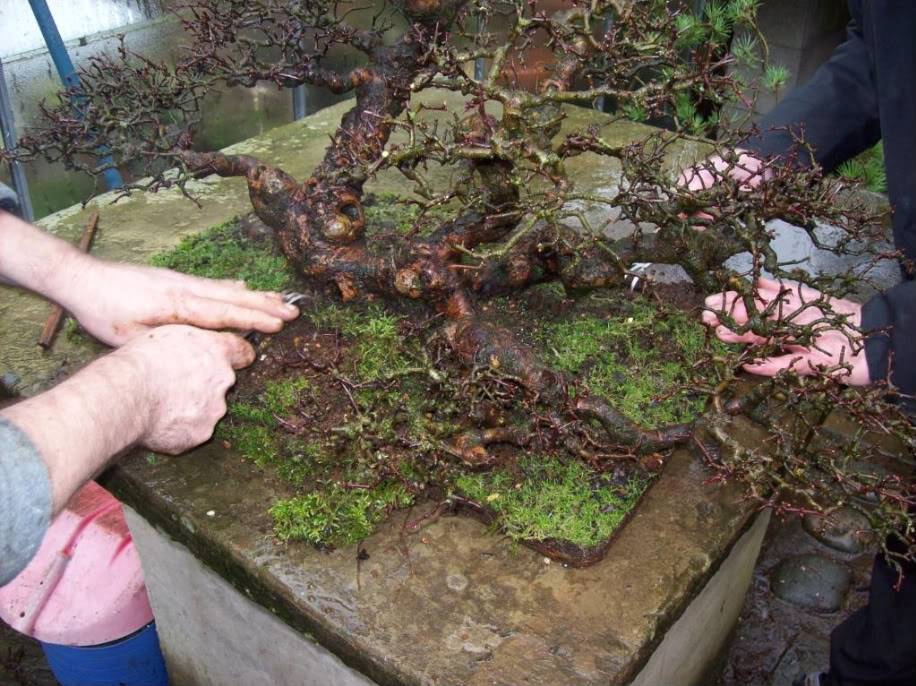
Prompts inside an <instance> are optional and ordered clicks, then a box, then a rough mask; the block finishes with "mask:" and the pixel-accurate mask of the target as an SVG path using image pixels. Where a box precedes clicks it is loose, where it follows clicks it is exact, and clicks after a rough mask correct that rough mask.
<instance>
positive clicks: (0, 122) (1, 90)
mask: <svg viewBox="0 0 916 686" xmlns="http://www.w3.org/2000/svg"><path fill="white" fill-rule="evenodd" d="M0 133H2V135H3V147H5V148H6V149H7V150H13V149H15V147H16V127H15V124H14V123H13V106H12V101H11V100H10V93H9V91H8V90H7V89H6V78H5V77H4V76H3V60H0ZM10 176H11V177H12V180H13V190H14V191H16V195H17V196H18V197H19V215H20V216H21V217H22V218H23V219H25V220H26V221H27V222H31V221H34V220H35V212H34V210H33V209H32V198H31V197H30V196H29V182H28V181H27V180H26V178H25V170H24V169H23V168H22V163H21V162H20V161H19V160H11V161H10Z"/></svg>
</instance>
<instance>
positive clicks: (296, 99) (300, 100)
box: [293, 84, 308, 120]
mask: <svg viewBox="0 0 916 686" xmlns="http://www.w3.org/2000/svg"><path fill="white" fill-rule="evenodd" d="M307 104H308V103H307V102H306V99H305V85H304V84H303V85H299V86H296V87H295V88H293V120H299V119H302V118H303V117H305V115H306V114H308V109H307Z"/></svg>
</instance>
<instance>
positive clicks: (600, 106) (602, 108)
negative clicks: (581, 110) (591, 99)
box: [595, 15, 614, 112]
mask: <svg viewBox="0 0 916 686" xmlns="http://www.w3.org/2000/svg"><path fill="white" fill-rule="evenodd" d="M613 27H614V17H613V15H608V16H607V17H605V19H604V23H603V25H602V27H601V37H602V38H604V37H605V36H607V34H608V33H609V32H610V30H611V29H612V28H613ZM595 109H597V110H598V111H599V112H607V111H608V110H610V109H611V108H610V103H609V102H608V101H607V96H605V95H602V96H601V97H599V98H598V100H597V101H596V102H595Z"/></svg>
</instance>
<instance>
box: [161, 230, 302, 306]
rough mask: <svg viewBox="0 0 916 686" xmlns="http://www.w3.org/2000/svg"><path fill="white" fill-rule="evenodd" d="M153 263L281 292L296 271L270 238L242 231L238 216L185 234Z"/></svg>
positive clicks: (189, 272) (258, 288)
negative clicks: (206, 228) (252, 235)
mask: <svg viewBox="0 0 916 686" xmlns="http://www.w3.org/2000/svg"><path fill="white" fill-rule="evenodd" d="M152 264H153V265H154V266H156V267H167V268H168V269H174V270H176V271H180V272H184V273H186V274H195V275H196V276H207V277H210V278H213V279H241V280H243V281H244V282H245V283H246V284H247V285H248V287H249V288H253V289H255V290H259V291H281V290H283V289H284V288H287V287H288V286H289V285H290V283H292V280H293V272H292V270H291V269H290V267H289V264H288V263H287V261H286V258H284V257H283V256H282V255H279V254H278V253H277V251H276V249H275V248H274V246H273V244H272V242H271V241H269V240H266V239H263V240H255V239H252V238H249V237H247V236H245V235H244V234H243V233H242V230H241V226H240V224H239V220H238V219H233V220H231V221H229V222H226V223H225V224H220V225H219V226H214V227H212V228H210V229H208V230H206V231H204V232H202V233H199V234H195V235H193V236H186V237H185V238H183V239H182V240H181V242H180V243H179V244H178V245H177V246H176V247H174V248H173V249H171V250H169V251H167V252H163V253H159V254H158V255H154V256H153V258H152Z"/></svg>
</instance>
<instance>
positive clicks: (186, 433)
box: [112, 325, 255, 455]
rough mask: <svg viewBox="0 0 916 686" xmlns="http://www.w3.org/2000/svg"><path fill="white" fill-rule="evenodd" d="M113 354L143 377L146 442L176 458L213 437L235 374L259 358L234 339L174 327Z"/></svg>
mask: <svg viewBox="0 0 916 686" xmlns="http://www.w3.org/2000/svg"><path fill="white" fill-rule="evenodd" d="M112 355H114V356H118V357H121V358H122V359H124V360H126V361H128V362H129V363H130V364H131V365H132V366H133V367H134V369H135V370H136V372H137V379H139V388H138V389H137V390H138V392H139V393H140V394H141V397H142V398H143V400H144V410H145V413H144V414H145V416H144V418H143V420H142V421H143V422H144V425H143V427H142V429H141V436H140V442H141V443H142V444H143V445H145V446H146V447H147V448H149V449H151V450H155V451H157V452H162V453H169V454H173V455H174V454H178V453H182V452H184V451H186V450H189V449H191V448H193V447H195V446H197V445H199V444H201V443H203V442H205V441H207V440H209V438H210V437H211V436H212V435H213V429H214V427H215V426H216V423H217V422H218V421H219V419H220V418H221V417H222V416H223V415H224V414H226V391H228V390H229V388H230V387H231V386H232V385H233V384H234V383H235V371H234V370H236V369H241V368H242V367H247V366H248V365H249V364H251V363H252V362H253V361H254V355H255V353H254V349H253V348H252V347H251V346H250V345H249V344H248V343H247V342H246V341H245V340H244V339H242V338H240V337H239V336H236V335H234V334H229V333H218V332H214V331H205V330H203V329H197V328H194V327H191V326H182V325H174V326H162V327H158V328H155V329H152V330H150V331H148V332H147V333H145V334H142V335H140V336H137V337H136V338H133V339H131V340H130V341H129V342H128V343H127V344H126V345H124V347H122V348H120V349H118V350H117V351H115V352H114V353H112Z"/></svg>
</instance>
